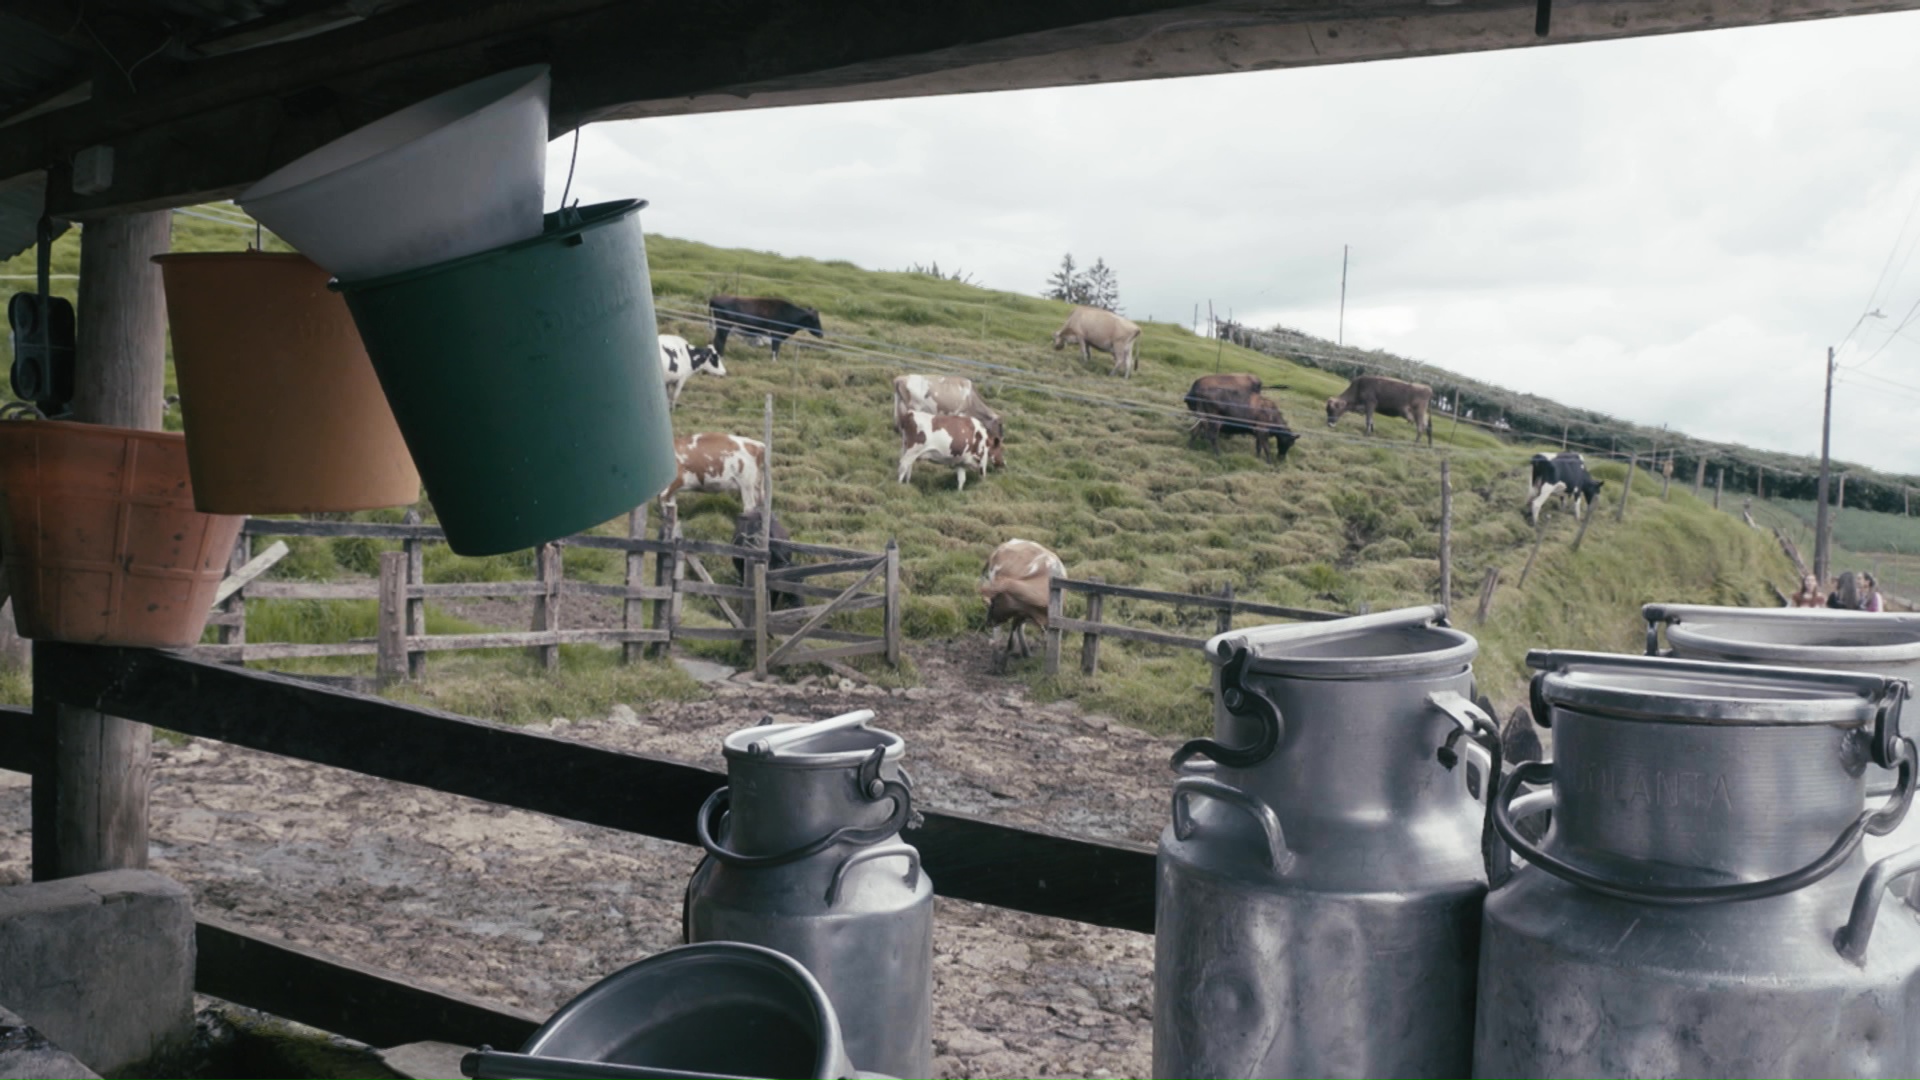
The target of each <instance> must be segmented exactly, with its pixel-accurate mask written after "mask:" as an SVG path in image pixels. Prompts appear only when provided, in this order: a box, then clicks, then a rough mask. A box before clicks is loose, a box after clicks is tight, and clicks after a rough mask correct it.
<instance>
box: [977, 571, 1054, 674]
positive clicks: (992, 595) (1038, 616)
mask: <svg viewBox="0 0 1920 1080" xmlns="http://www.w3.org/2000/svg"><path fill="white" fill-rule="evenodd" d="M1066 576H1067V568H1066V565H1065V564H1063V563H1062V562H1061V561H1060V556H1058V555H1055V554H1054V553H1053V552H1051V551H1048V550H1047V549H1046V548H1044V547H1041V546H1040V545H1039V544H1036V543H1034V542H1033V541H1031V540H1009V541H1007V542H1006V543H1004V544H1001V545H1000V546H999V547H997V548H994V549H993V554H992V555H991V556H989V557H988V558H987V568H986V571H985V572H984V573H982V574H981V575H980V598H981V599H982V600H985V601H986V602H987V644H988V646H989V647H991V646H992V645H993V629H994V627H996V626H999V625H1000V624H1001V623H1003V622H1004V623H1011V624H1012V625H1010V626H1009V627H1008V628H1007V641H1006V645H1005V646H1004V647H1002V648H1001V649H999V650H998V651H997V652H995V653H994V658H993V667H994V670H995V671H1002V670H1005V668H1006V666H1007V657H1008V656H1009V655H1010V654H1011V653H1012V652H1013V645H1014V641H1015V639H1018V640H1019V643H1020V655H1021V656H1022V657H1027V656H1031V655H1033V650H1031V649H1029V648H1028V647H1027V635H1026V634H1025V633H1024V627H1025V626H1026V624H1028V623H1032V624H1033V625H1034V627H1035V628H1036V629H1039V630H1045V629H1046V628H1047V581H1048V579H1050V578H1064V577H1066Z"/></svg>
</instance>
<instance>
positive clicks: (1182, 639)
mask: <svg viewBox="0 0 1920 1080" xmlns="http://www.w3.org/2000/svg"><path fill="white" fill-rule="evenodd" d="M1070 592H1072V593H1082V594H1085V596H1086V598H1087V617H1086V618H1084V619H1074V618H1069V617H1068V616H1067V615H1066V614H1065V609H1066V603H1065V599H1066V594H1067V593H1070ZM1109 596H1113V597H1125V598H1126V599H1129V600H1146V601H1150V602H1152V603H1156V604H1172V605H1174V606H1176V607H1197V608H1204V609H1207V610H1211V611H1212V612H1214V633H1217V634H1224V633H1226V632H1227V631H1228V630H1231V629H1233V617H1234V616H1235V615H1270V616H1272V617H1274V618H1279V619H1297V620H1300V621H1324V620H1327V619H1344V618H1346V615H1345V614H1343V613H1341V612H1338V611H1315V610H1313V609H1311V608H1296V607H1283V606H1281V605H1279V604H1262V603H1258V602H1255V601H1251V600H1240V599H1236V598H1235V597H1234V595H1233V586H1232V585H1231V584H1228V585H1225V586H1223V587H1222V588H1221V590H1220V595H1219V596H1207V595H1206V594H1204V593H1176V592H1160V591H1158V590H1155V589H1136V588H1134V587H1132V586H1130V585H1108V584H1106V583H1105V582H1103V581H1100V580H1099V579H1097V578H1088V579H1084V580H1069V579H1067V578H1053V579H1052V580H1051V581H1050V582H1049V583H1048V585H1047V661H1046V671H1047V674H1049V675H1058V674H1059V673H1060V646H1061V637H1062V635H1064V634H1068V633H1077V634H1080V635H1082V637H1081V642H1080V670H1081V671H1082V672H1083V673H1085V674H1087V675H1092V674H1093V673H1094V672H1096V671H1098V670H1099V667H1100V639H1101V638H1103V637H1112V638H1120V639H1122V640H1125V641H1144V642H1146V643H1148V644H1150V645H1166V646H1170V647H1172V648H1176V649H1201V648H1205V647H1206V644H1207V639H1206V638H1204V637H1189V636H1187V635H1185V634H1169V633H1167V632H1165V631H1163V630H1146V629H1142V628H1140V627H1136V626H1121V625H1119V624H1117V623H1110V622H1107V621H1105V618H1104V616H1105V613H1106V612H1105V608H1106V603H1105V598H1106V597H1109Z"/></svg>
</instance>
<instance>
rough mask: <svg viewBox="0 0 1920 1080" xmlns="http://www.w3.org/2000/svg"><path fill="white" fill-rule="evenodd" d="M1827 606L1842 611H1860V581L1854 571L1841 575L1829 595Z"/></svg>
mask: <svg viewBox="0 0 1920 1080" xmlns="http://www.w3.org/2000/svg"><path fill="white" fill-rule="evenodd" d="M1827 606H1828V607H1830V608H1836V609H1838V610H1841V611H1859V610H1860V581H1859V578H1858V577H1857V576H1856V575H1855V574H1854V572H1853V571H1851V570H1849V571H1847V572H1846V573H1844V574H1841V575H1840V580H1839V581H1837V582H1835V583H1834V589H1833V591H1832V592H1830V593H1828V594H1827Z"/></svg>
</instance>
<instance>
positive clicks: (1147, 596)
mask: <svg viewBox="0 0 1920 1080" xmlns="http://www.w3.org/2000/svg"><path fill="white" fill-rule="evenodd" d="M1057 580H1058V581H1059V582H1060V588H1061V590H1062V591H1063V592H1077V593H1096V592H1097V593H1102V594H1104V595H1107V596H1124V597H1127V598H1128V599H1132V600H1155V601H1158V602H1160V603H1163V604H1185V605H1188V606H1190V607H1200V608H1211V609H1213V610H1216V611H1218V610H1222V609H1231V610H1233V611H1240V612H1247V613H1249V614H1256V615H1278V616H1280V617H1282V618H1289V619H1300V620H1303V621H1305V620H1321V619H1344V618H1347V615H1345V614H1343V613H1341V612H1338V611H1316V610H1314V609H1312V608H1295V607H1284V606H1282V605H1279V604H1257V603H1253V602H1251V601H1247V600H1225V599H1222V598H1220V597H1218V596H1208V595H1206V594H1205V593H1176V592H1161V591H1159V590H1157V589H1140V588H1135V587H1134V586H1131V585H1107V584H1104V583H1100V582H1092V581H1085V580H1073V579H1069V578H1059V579H1057Z"/></svg>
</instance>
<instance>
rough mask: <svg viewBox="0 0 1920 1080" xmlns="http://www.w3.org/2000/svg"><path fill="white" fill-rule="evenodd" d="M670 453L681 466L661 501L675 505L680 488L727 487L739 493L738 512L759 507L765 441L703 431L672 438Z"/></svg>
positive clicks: (661, 495)
mask: <svg viewBox="0 0 1920 1080" xmlns="http://www.w3.org/2000/svg"><path fill="white" fill-rule="evenodd" d="M673 456H674V458H675V459H676V460H677V461H678V462H679V463H680V468H679V471H678V472H676V473H675V474H674V477H673V483H671V484H668V485H667V490H665V491H663V492H661V493H660V503H661V505H663V506H672V505H674V499H675V497H676V496H678V495H679V494H680V493H681V492H682V491H730V492H733V493H734V494H735V495H738V496H740V511H741V513H751V512H753V511H754V510H757V509H759V507H760V493H761V486H760V478H761V475H762V474H763V473H764V472H765V470H766V467H767V444H766V443H763V442H761V441H759V440H758V439H743V438H741V437H740V436H738V435H726V434H722V433H720V432H714V431H702V432H697V433H695V434H692V435H681V436H678V437H677V438H675V439H674V440H673Z"/></svg>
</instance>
